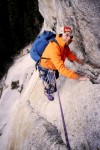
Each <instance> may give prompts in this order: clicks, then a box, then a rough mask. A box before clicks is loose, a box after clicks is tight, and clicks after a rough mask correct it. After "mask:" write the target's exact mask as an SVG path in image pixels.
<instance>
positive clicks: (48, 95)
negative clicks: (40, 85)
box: [44, 92, 54, 101]
mask: <svg viewBox="0 0 100 150" xmlns="http://www.w3.org/2000/svg"><path fill="white" fill-rule="evenodd" d="M44 94H45V95H46V96H47V98H48V99H49V100H50V101H53V100H54V97H53V96H52V95H50V94H48V93H47V92H44Z"/></svg>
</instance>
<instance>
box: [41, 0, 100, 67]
mask: <svg viewBox="0 0 100 150" xmlns="http://www.w3.org/2000/svg"><path fill="white" fill-rule="evenodd" d="M39 10H40V12H41V14H42V16H43V18H44V29H49V30H54V31H55V32H58V31H59V27H60V26H63V25H68V26H71V27H72V28H73V31H74V37H75V38H74V43H73V44H74V50H77V51H81V53H82V54H83V56H84V57H85V61H86V62H87V61H88V62H89V63H91V64H94V65H95V66H96V67H100V25H99V24H100V1H99V0H93V1H92V0H86V1H82V0H59V1H57V0H48V1H47V0H39ZM77 53H78V52H77Z"/></svg>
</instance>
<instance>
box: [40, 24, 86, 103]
mask: <svg viewBox="0 0 100 150" xmlns="http://www.w3.org/2000/svg"><path fill="white" fill-rule="evenodd" d="M55 40H56V43H55V42H53V41H51V42H50V43H49V44H48V45H47V47H46V48H45V50H44V52H43V54H42V57H43V58H47V59H40V62H39V65H38V70H39V75H40V77H41V78H42V80H43V85H44V94H45V95H46V96H47V98H48V99H49V100H51V101H52V100H54V97H53V95H52V93H54V92H56V91H57V88H56V79H57V78H58V77H59V73H60V74H61V75H63V76H65V77H67V78H70V79H76V80H86V79H87V77H85V76H80V75H78V74H77V73H75V72H74V71H72V70H70V69H68V68H66V67H65V65H64V61H65V59H66V58H68V59H69V60H71V61H76V62H77V63H79V64H83V63H84V61H83V60H82V59H78V58H76V56H75V54H73V53H72V52H71V51H70V48H69V44H70V43H71V42H72V40H73V35H72V29H71V28H70V27H67V26H63V27H61V28H60V31H59V34H58V35H56V38H55ZM42 57H41V58H42Z"/></svg>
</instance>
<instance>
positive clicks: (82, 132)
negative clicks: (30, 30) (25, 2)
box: [0, 0, 100, 150]
mask: <svg viewBox="0 0 100 150" xmlns="http://www.w3.org/2000/svg"><path fill="white" fill-rule="evenodd" d="M38 1H39V10H40V12H41V14H42V15H43V17H44V25H43V28H42V30H44V29H48V30H51V31H54V32H56V33H58V32H59V27H60V26H63V25H68V26H71V27H72V28H73V31H74V40H73V43H72V44H71V45H70V47H71V50H72V51H73V52H75V53H76V55H77V57H79V58H84V59H85V63H84V65H83V66H82V65H78V64H77V63H72V62H70V61H69V60H66V62H65V65H66V66H67V67H68V68H70V69H73V70H75V71H76V72H78V73H79V74H81V75H86V76H88V77H89V78H90V80H87V81H79V80H70V79H68V78H65V77H62V76H60V78H59V79H58V80H57V90H58V91H59V94H60V99H61V104H62V108H63V114H64V119H65V125H66V129H67V134H68V141H69V144H70V147H71V149H72V150H100V68H99V67H100V58H99V57H100V52H99V50H100V44H99V39H100V37H99V36H100V30H99V29H100V27H99V23H100V19H99V18H100V14H99V12H100V2H99V0H98V1H97V0H95V1H94V0H84V1H83V0H38ZM34 66H35V63H33V61H32V60H31V58H30V56H29V54H27V55H26V56H23V57H22V58H19V59H18V60H16V61H15V63H14V64H13V66H12V67H11V68H10V69H9V71H8V74H7V76H6V78H5V81H4V86H3V88H2V92H1V95H0V96H1V99H0V150H65V149H66V140H65V135H64V129H63V125H62V118H61V112H60V107H59V101H58V91H57V92H56V93H54V101H52V102H51V101H49V100H48V99H47V97H46V96H45V95H44V91H43V85H42V81H41V80H40V79H39V77H38V76H39V74H38V71H36V70H35V67H34ZM16 82H17V87H16V88H15V86H14V88H12V83H13V85H15V83H16ZM22 85H23V86H22Z"/></svg>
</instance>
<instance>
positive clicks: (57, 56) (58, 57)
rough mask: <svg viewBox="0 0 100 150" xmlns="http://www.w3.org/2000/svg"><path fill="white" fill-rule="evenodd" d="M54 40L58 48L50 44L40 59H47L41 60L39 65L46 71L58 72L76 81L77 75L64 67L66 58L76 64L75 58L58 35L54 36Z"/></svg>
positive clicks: (54, 44)
mask: <svg viewBox="0 0 100 150" xmlns="http://www.w3.org/2000/svg"><path fill="white" fill-rule="evenodd" d="M56 40H57V42H58V43H59V46H60V47H59V46H58V44H57V43H55V42H50V43H49V44H48V46H47V47H46V49H45V50H44V52H43V54H42V57H44V58H49V59H41V60H40V65H41V66H42V67H44V68H47V69H54V70H58V71H59V73H60V74H62V75H63V76H65V77H67V78H72V79H77V78H78V75H77V74H76V73H75V72H73V71H72V70H69V69H68V68H66V67H65V65H64V61H65V59H66V58H68V59H69V60H72V61H76V62H77V58H76V56H75V55H74V54H73V53H72V52H71V51H70V49H69V47H68V46H66V45H65V42H64V41H63V40H62V38H61V37H60V36H59V35H57V36H56Z"/></svg>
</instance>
